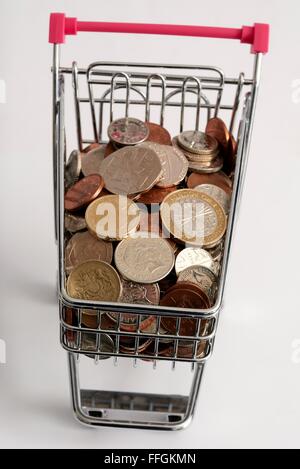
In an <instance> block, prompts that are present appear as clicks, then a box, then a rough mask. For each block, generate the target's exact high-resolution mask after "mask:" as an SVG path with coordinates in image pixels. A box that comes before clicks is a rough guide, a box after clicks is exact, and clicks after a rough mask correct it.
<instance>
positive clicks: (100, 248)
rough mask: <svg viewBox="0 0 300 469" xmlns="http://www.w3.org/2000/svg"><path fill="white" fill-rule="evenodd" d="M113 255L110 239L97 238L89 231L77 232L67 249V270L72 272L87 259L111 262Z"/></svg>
mask: <svg viewBox="0 0 300 469" xmlns="http://www.w3.org/2000/svg"><path fill="white" fill-rule="evenodd" d="M112 257H113V247H112V244H111V243H110V242H109V241H102V240H101V239H96V238H95V236H92V235H91V234H90V233H89V232H88V231H85V232H84V233H76V234H75V235H74V236H72V238H71V239H70V241H69V242H68V244H67V246H66V249H65V271H66V272H67V273H70V272H71V270H72V269H74V268H75V267H77V266H78V265H79V264H82V263H83V262H86V261H104V262H107V263H108V264H110V263H111V261H112Z"/></svg>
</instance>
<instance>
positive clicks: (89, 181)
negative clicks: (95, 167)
mask: <svg viewBox="0 0 300 469" xmlns="http://www.w3.org/2000/svg"><path fill="white" fill-rule="evenodd" d="M103 185H104V181H103V179H102V177H101V176H100V175H99V174H91V175H90V176H87V177H85V178H83V179H81V180H80V181H78V182H77V183H76V184H74V186H72V187H70V189H69V190H68V191H67V193H66V194H65V209H66V210H69V211H70V212H72V211H75V210H78V209H80V208H82V207H85V206H86V205H88V204H89V203H90V202H92V201H93V200H94V199H96V198H97V197H98V196H99V194H100V192H101V191H102V189H103Z"/></svg>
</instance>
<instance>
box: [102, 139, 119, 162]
mask: <svg viewBox="0 0 300 469" xmlns="http://www.w3.org/2000/svg"><path fill="white" fill-rule="evenodd" d="M116 150H117V148H116V147H115V146H114V144H113V142H108V143H107V144H106V146H105V152H104V158H106V157H107V156H109V155H111V154H112V153H114V152H115V151H116Z"/></svg>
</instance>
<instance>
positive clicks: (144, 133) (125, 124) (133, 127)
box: [107, 117, 149, 145]
mask: <svg viewBox="0 0 300 469" xmlns="http://www.w3.org/2000/svg"><path fill="white" fill-rule="evenodd" d="M107 133H108V137H109V139H110V140H112V141H113V142H114V143H116V144H119V145H136V144H137V143H142V142H144V141H145V140H147V138H148V136H149V128H148V127H147V125H146V124H145V122H143V121H140V120H139V119H135V118H133V117H124V118H123V119H117V120H115V121H113V122H112V123H111V124H110V125H109V126H108V129H107Z"/></svg>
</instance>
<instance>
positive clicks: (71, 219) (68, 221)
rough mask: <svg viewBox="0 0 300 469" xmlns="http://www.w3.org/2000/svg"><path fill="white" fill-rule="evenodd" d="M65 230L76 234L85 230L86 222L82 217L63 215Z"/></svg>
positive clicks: (69, 214)
mask: <svg viewBox="0 0 300 469" xmlns="http://www.w3.org/2000/svg"><path fill="white" fill-rule="evenodd" d="M65 229H66V230H67V231H69V233H77V232H78V231H82V230H85V229H86V221H85V218H84V217H81V216H79V215H72V214H71V213H67V212H66V213H65Z"/></svg>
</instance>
